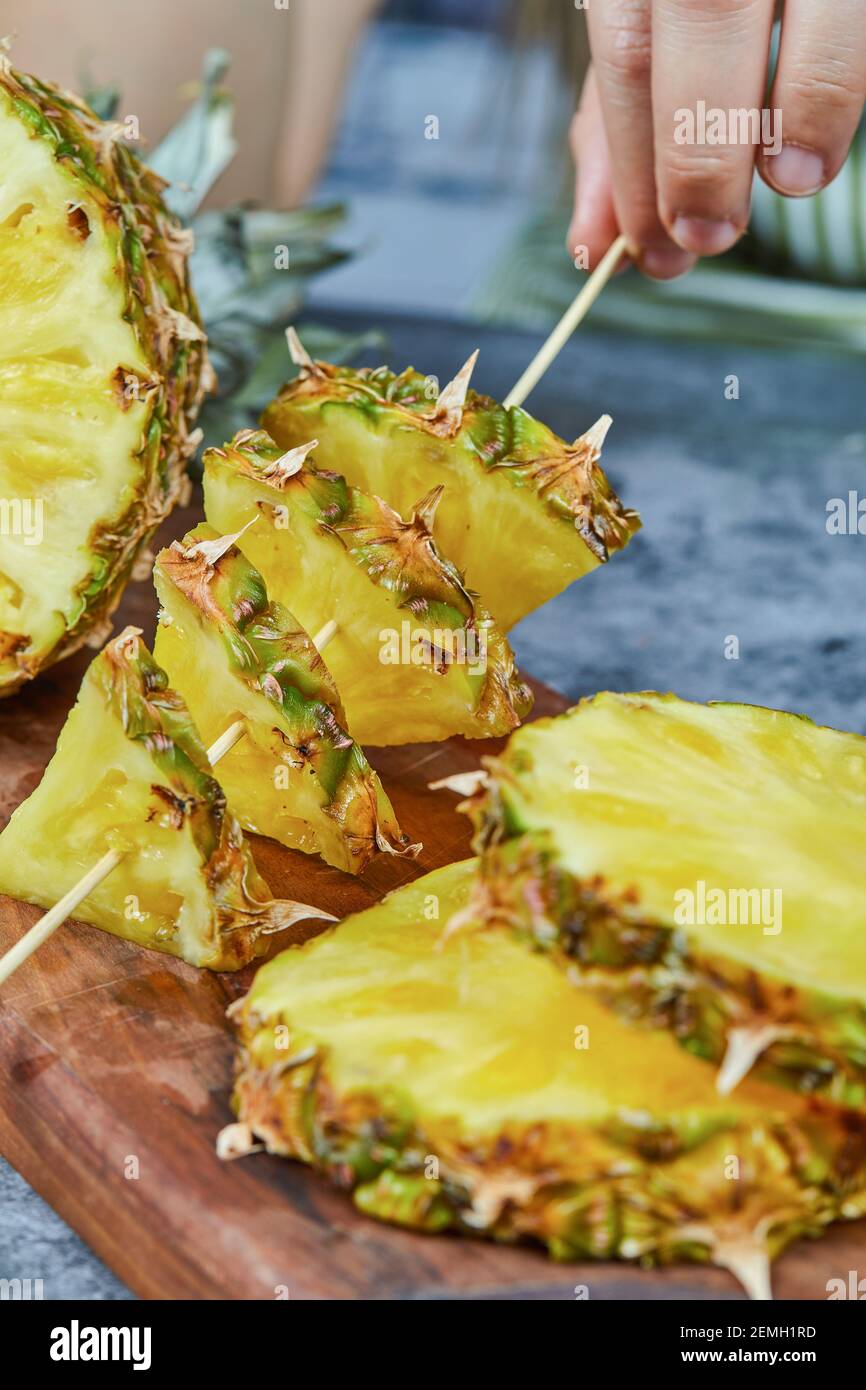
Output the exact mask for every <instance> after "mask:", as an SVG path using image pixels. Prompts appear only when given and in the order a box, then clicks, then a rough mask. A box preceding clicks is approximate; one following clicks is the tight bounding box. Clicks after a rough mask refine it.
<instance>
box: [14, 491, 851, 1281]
mask: <svg viewBox="0 0 866 1390" xmlns="http://www.w3.org/2000/svg"><path fill="white" fill-rule="evenodd" d="M195 519H197V518H196V517H195V516H192V517H191V516H190V514H187V515H186V516H184V515H182V514H181V515H179V516H178V517H176V518H175V519H174V520H173V522H172V523H170V525H169V527H168V528H166V530H165V531H164V533H163V536H162V539H163V540H165V539H167V538H169V537H170V536H171V535H173V534H176V535H180V534H182V533H183V531H184V530H185V529H186V528H187V527H188V525H190V524H192V521H194V520H195ZM155 612H156V604H155V599H154V595H153V591H152V590H151V588H150V586H149V585H147V584H141V585H136V586H133V588H131V589H130V590H129V592H128V593H127V595H126V597H125V599H124V602H123V605H122V607H121V610H120V613H119V615H118V623H117V628H118V629H119V628H120V627H121V626H122V625H123V624H124V623H126V622H132V623H136V624H137V625H138V626H140V627H142V628H143V629H144V631H145V636H146V638H147V640H148V641H150V640H151V638H152V634H153V626H154V620H155ZM89 656H90V654H89V653H86V654H79V655H78V656H76V657H75V658H73V659H72V660H71V661H68V662H66V663H65V664H64V665H62V666H61V667H57V668H54V669H53V670H52V671H49V672H48V673H47V674H46V675H45V676H44V677H43V678H42V679H40V680H39V681H37V682H36V683H35V684H34V685H33V686H31V687H30V688H29V689H28V690H27V691H26V692H25V693H24V694H23V695H19V696H18V697H16V698H15V699H13V700H7V701H3V702H0V778H2V782H0V827H2V826H3V825H5V823H6V820H7V819H8V817H9V815H10V814H11V812H12V811H13V810H14V808H15V807H16V806H17V805H18V803H19V802H20V801H21V800H23V798H24V797H25V796H27V795H28V794H29V793H30V792H31V791H32V789H33V788H34V787H35V786H36V784H37V782H38V780H39V778H40V776H41V774H42V770H43V768H44V766H45V764H46V763H47V762H48V760H49V758H50V757H51V755H52V753H53V751H54V745H55V741H56V738H57V734H58V732H59V730H60V728H61V726H62V724H63V721H64V719H65V718H66V714H67V712H68V709H69V707H70V705H71V704H72V702H73V700H74V698H75V694H76V692H77V689H78V685H79V683H80V680H81V677H82V674H83V672H84V670H85V667H86V665H87V662H88V660H89ZM535 690H536V707H535V709H536V713H537V714H555V713H557V712H558V711H560V710H561V709H563V708H565V704H566V702H565V701H564V700H563V699H562V698H561V697H560V696H559V695H557V694H555V693H554V692H553V691H552V690H549V689H547V688H546V687H544V686H539V685H536V686H535ZM494 748H495V745H492V744H490V743H484V744H477V743H476V744H472V743H466V742H464V741H463V740H459V739H455V740H452V741H450V742H448V743H444V744H429V745H417V746H411V747H406V748H396V749H386V750H379V751H378V752H375V753H374V754H373V757H372V760H373V761H374V763H375V764H376V766H377V767H378V769H379V771H380V773H381V774H382V777H383V780H384V782H385V785H386V786H387V788H388V791H389V793H390V795H391V798H392V801H393V803H394V806H395V809H396V811H397V815H398V817H399V820H400V823H401V825H402V826H403V827H404V829H406V830H407V831H408V832H409V833H410V834H411V835H412V837H413V838H414V839H421V840H423V842H424V850H423V853H422V855H421V858H420V860H419V861H417V863H415V864H408V863H406V862H404V861H393V860H389V861H383V862H381V863H378V864H376V865H374V866H373V867H372V868H371V869H370V870H369V871H368V872H367V873H366V874H365V875H364V878H363V881H360V882H359V881H357V880H353V879H351V878H349V877H348V876H347V875H343V874H340V873H339V872H337V871H336V870H334V869H329V868H328V867H327V866H326V865H324V864H321V863H319V862H317V861H314V860H312V859H310V858H307V857H306V856H305V855H301V854H296V853H293V852H292V851H291V850H285V849H282V848H281V847H280V846H277V845H275V844H273V843H272V842H270V841H266V840H254V841H253V846H254V850H255V855H256V859H257V861H258V863H259V866H260V868H261V870H262V872H263V873H264V875H265V877H266V878H267V880H268V882H269V884H270V885H271V888H272V890H273V892H274V894H275V896H291V897H296V898H300V899H301V900H303V901H308V902H313V903H318V904H321V905H322V906H324V907H326V908H328V909H329V910H330V911H332V912H334V913H335V914H337V915H340V916H343V915H344V914H346V913H348V912H354V911H357V910H359V909H361V908H364V907H367V906H368V905H370V904H371V903H373V902H375V901H377V900H378V899H379V898H380V897H381V896H382V894H383V893H385V892H387V891H389V890H390V889H392V888H395V887H398V886H399V885H400V884H401V883H404V882H406V881H408V880H409V879H410V878H413V877H415V876H417V875H418V874H421V873H427V872H428V871H430V870H431V869H435V868H438V867H439V866H440V865H443V864H447V863H450V862H452V861H454V860H456V859H461V858H465V857H466V856H467V855H468V854H469V853H470V847H469V824H468V821H467V820H466V818H465V817H464V816H461V815H458V814H456V812H455V809H454V808H455V805H456V801H457V798H456V797H455V796H453V795H452V794H451V793H448V792H435V793H431V792H429V791H428V790H427V784H428V782H430V781H433V780H435V779H437V778H440V777H444V776H448V775H449V774H451V773H454V772H459V771H465V770H468V769H470V768H474V767H477V766H478V765H479V759H480V757H481V754H482V752H491V751H494ZM38 915H39V913H38V911H37V910H36V909H34V908H29V907H25V906H23V905H21V904H19V903H16V902H13V901H12V900H11V899H9V898H2V897H0V950H3V951H5V950H6V949H8V947H9V946H10V945H11V944H12V943H13V942H14V941H15V940H17V938H18V937H19V936H20V935H21V934H22V932H24V931H25V929H26V928H27V927H28V926H29V925H30V924H31V923H32V922H33V921H34V920H35V919H36V917H38ZM275 949H278V947H277V946H276V944H275ZM252 973H253V967H250V968H249V969H247V970H245V971H242V972H241V973H239V974H237V975H214V974H211V973H209V972H207V971H198V970H195V969H193V968H192V967H191V966H186V965H184V964H183V963H181V962H179V961H174V960H172V959H170V958H169V957H167V956H161V955H158V954H157V953H155V952H152V951H144V950H139V949H137V948H136V947H134V946H132V945H130V944H128V943H127V942H124V941H119V940H116V939H115V938H114V937H112V936H109V935H107V934H105V933H103V932H100V931H97V930H96V929H95V928H92V927H88V926H84V925H82V924H78V923H75V924H72V925H68V926H64V927H63V928H61V930H60V931H59V932H58V933H57V934H56V935H55V936H54V937H53V938H52V940H51V941H49V942H48V943H47V945H46V946H45V947H43V949H42V950H41V951H40V952H39V953H38V955H36V956H35V957H34V958H33V959H32V960H30V961H28V962H27V964H26V965H25V966H23V967H22V968H21V969H20V970H19V971H18V973H17V974H16V975H14V976H13V977H12V979H11V980H10V981H9V982H8V984H7V985H6V987H5V989H4V990H3V992H2V995H0V1095H2V1116H0V1149H2V1152H3V1154H4V1155H5V1156H6V1157H7V1158H8V1159H9V1161H10V1162H11V1163H12V1164H13V1165H14V1166H15V1167H16V1168H17V1169H18V1170H19V1172H20V1173H22V1174H23V1175H24V1177H25V1178H26V1179H27V1180H28V1182H30V1183H31V1184H32V1185H33V1187H34V1188H35V1189H36V1190H37V1191H38V1192H39V1193H41V1195H42V1196H43V1197H44V1198H45V1199H46V1200H47V1201H48V1202H49V1203H50V1204H51V1205H52V1206H53V1207H54V1208H55V1209H56V1210H57V1211H58V1212H59V1213H60V1215H61V1216H62V1217H63V1218H64V1219H65V1220H66V1221H67V1222H69V1224H70V1225H71V1226H73V1227H74V1228H75V1230H77V1231H78V1232H79V1234H80V1235H81V1236H82V1237H83V1238H84V1240H86V1241H87V1243H88V1244H89V1245H90V1246H92V1248H93V1249H94V1250H95V1251H96V1252H97V1253H98V1254H99V1255H100V1256H101V1257H102V1259H103V1260H105V1261H106V1263H107V1264H108V1265H109V1266H110V1267H111V1268H112V1269H113V1270H114V1271H115V1272H116V1273H117V1275H118V1276H119V1277H120V1278H121V1279H122V1280H123V1281H124V1282H125V1283H126V1284H128V1285H129V1286H130V1288H132V1289H133V1290H134V1291H135V1292H136V1293H137V1294H139V1295H141V1296H142V1297H146V1298H208V1299H210V1298H213V1299H220V1298H228V1299H238V1298H239V1299H249V1298H254V1299H258V1298H262V1299H272V1298H274V1297H275V1296H276V1294H275V1291H277V1290H287V1291H288V1295H289V1296H290V1297H292V1298H329V1299H332V1298H365V1299H385V1298H392V1299H393V1298H406V1299H413V1298H480V1299H545V1298H568V1299H571V1298H574V1297H575V1287H576V1286H579V1285H585V1286H587V1287H588V1289H589V1295H590V1297H591V1298H650V1299H660V1298H662V1299H663V1298H736V1297H738V1296H740V1295H739V1292H738V1286H737V1285H736V1284H735V1282H734V1281H733V1279H732V1278H731V1277H730V1276H728V1275H727V1274H725V1273H723V1272H722V1271H719V1270H711V1269H703V1268H697V1267H689V1266H682V1267H677V1268H673V1269H667V1270H662V1271H652V1272H646V1271H642V1270H639V1269H634V1268H631V1267H627V1266H622V1265H615V1264H605V1265H567V1266H564V1265H555V1264H553V1263H552V1262H550V1261H549V1260H547V1259H546V1258H545V1256H544V1255H543V1254H541V1253H539V1252H538V1251H535V1250H532V1249H518V1248H512V1247H504V1246H495V1245H493V1244H490V1243H488V1242H484V1241H481V1240H471V1239H461V1238H456V1237H431V1236H420V1235H413V1234H410V1233H407V1232H405V1231H400V1230H397V1229H394V1228H391V1227H387V1226H383V1225H379V1224H378V1223H376V1222H373V1221H370V1220H368V1219H366V1218H364V1217H363V1216H361V1215H359V1214H358V1213H357V1212H356V1211H355V1210H354V1208H353V1206H352V1204H351V1201H350V1200H349V1198H348V1197H347V1196H345V1195H344V1194H342V1193H340V1192H337V1191H336V1190H334V1189H333V1188H331V1187H330V1186H329V1185H328V1184H327V1183H326V1182H325V1181H324V1180H323V1179H322V1178H321V1177H319V1176H317V1175H316V1174H313V1173H310V1172H309V1171H308V1170H306V1169H305V1168H303V1167H302V1166H301V1165H300V1164H293V1163H288V1162H285V1161H283V1160H280V1159H277V1158H271V1157H268V1156H267V1155H256V1156H254V1157H251V1158H247V1159H243V1160H239V1161H236V1162H234V1163H229V1164H226V1163H221V1162H219V1161H218V1160H217V1158H216V1157H215V1154H214V1140H215V1138H216V1135H217V1132H218V1131H219V1129H220V1128H221V1127H222V1126H223V1125H224V1124H225V1123H226V1122H227V1121H228V1120H229V1119H230V1118H231V1114H230V1111H229V1107H228V1097H229V1094H230V1090H231V1081H232V1066H233V1057H234V1045H233V1041H232V1036H231V1032H230V1029H229V1027H228V1025H227V1022H226V1018H225V1010H226V1007H227V1006H228V1004H230V1003H231V1002H232V1000H233V999H236V998H237V997H238V995H240V994H242V993H243V992H245V990H246V989H247V988H248V987H249V984H250V981H251V978H252ZM849 1270H859V1273H860V1275H863V1274H866V1223H864V1222H860V1223H858V1224H857V1225H855V1226H839V1227H836V1228H835V1229H834V1230H832V1231H831V1232H830V1234H829V1235H828V1236H827V1237H826V1238H825V1239H823V1240H821V1241H820V1242H801V1243H800V1244H799V1245H798V1246H796V1247H795V1248H794V1249H792V1250H791V1251H789V1252H788V1253H787V1254H786V1255H785V1256H784V1257H783V1259H782V1260H781V1261H780V1263H779V1264H778V1266H777V1269H776V1274H775V1279H774V1286H775V1290H776V1295H777V1297H781V1298H825V1297H826V1285H827V1280H828V1279H830V1278H838V1277H841V1278H844V1279H846V1280H847V1276H848V1271H849ZM283 1296H285V1295H284V1294H283Z"/></svg>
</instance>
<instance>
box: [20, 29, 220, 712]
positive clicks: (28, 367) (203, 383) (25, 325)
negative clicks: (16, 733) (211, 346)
mask: <svg viewBox="0 0 866 1390" xmlns="http://www.w3.org/2000/svg"><path fill="white" fill-rule="evenodd" d="M120 135H122V130H121V128H120V127H119V126H108V125H105V124H103V123H102V122H101V121H99V120H97V118H96V117H95V116H94V115H93V113H92V112H91V111H90V110H89V109H88V108H87V107H85V106H84V105H83V104H82V103H80V102H79V101H78V100H77V99H76V98H75V97H72V96H69V95H67V94H66V93H64V92H61V91H59V90H57V88H55V87H51V86H49V85H47V84H46V83H43V82H39V81H37V80H36V79H35V78H32V77H27V76H24V75H23V74H21V73H15V72H13V70H12V69H11V68H10V66H9V63H8V60H7V59H6V58H5V56H3V55H2V54H0V167H2V171H3V172H2V180H0V695H8V694H9V693H10V692H11V691H13V690H15V689H16V688H17V687H18V686H19V685H20V684H21V683H22V682H24V681H26V680H29V679H30V678H32V677H33V676H35V675H36V674H37V673H38V672H39V671H40V670H41V669H42V668H43V667H44V666H46V665H48V664H49V663H50V662H53V661H57V660H59V659H60V658H61V657H62V656H64V655H66V654H67V653H69V652H71V651H73V650H74V649H75V648H76V647H79V646H80V645H81V644H82V642H84V641H85V640H88V639H89V640H92V641H95V642H96V643H98V642H100V641H101V640H102V638H103V636H104V635H105V632H106V631H107V629H108V626H109V624H108V622H107V618H108V615H109V614H110V613H111V612H112V610H113V609H114V607H115V606H116V604H117V602H118V600H119V598H120V595H121V592H122V590H123V586H124V585H125V583H126V582H127V580H128V579H129V577H130V573H131V571H132V568H133V565H134V562H135V560H136V557H137V555H138V554H139V553H140V551H141V550H142V547H143V546H144V545H145V543H146V541H147V539H148V538H149V537H150V535H151V534H152V533H153V531H154V529H155V528H156V526H157V525H158V524H159V522H160V521H161V520H162V518H163V517H164V516H165V515H166V513H167V512H168V511H169V510H170V508H171V506H172V505H173V503H174V502H175V500H176V498H177V496H178V494H179V492H180V489H181V486H182V484H183V482H184V470H185V468H186V461H187V459H188V457H189V456H190V455H191V454H192V453H193V452H194V450H195V448H196V446H197V443H198V436H197V435H196V434H191V433H190V427H191V425H192V423H193V421H194V419H195V416H196V414H197V411H198V407H199V404H200V401H201V397H202V394H203V391H204V389H206V387H207V386H208V385H209V382H210V368H209V366H208V364H207V357H206V353H205V348H204V335H203V333H202V331H201V328H200V326H199V324H198V321H197V309H196V305H195V300H194V299H193V296H192V292H191V290H190V287H189V280H188V276H187V265H186V262H187V256H188V253H189V250H190V245H191V241H190V237H189V234H188V233H186V232H184V231H182V230H181V228H180V226H179V225H178V223H177V222H176V221H175V219H174V218H172V217H171V216H170V215H169V214H168V212H167V211H166V208H165V206H164V204H163V202H162V199H161V196H160V193H161V189H162V187H163V186H164V185H163V184H162V181H161V180H160V179H158V178H157V177H156V175H154V174H151V173H150V172H149V171H148V170H147V169H145V168H144V167H143V166H142V165H141V164H140V163H139V162H138V160H137V158H136V157H135V155H133V154H132V153H131V152H130V151H129V150H128V149H127V148H126V147H125V146H124V145H123V144H122V143H121V141H120V140H119V138H118V136H120Z"/></svg>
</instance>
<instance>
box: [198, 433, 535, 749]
mask: <svg viewBox="0 0 866 1390" xmlns="http://www.w3.org/2000/svg"><path fill="white" fill-rule="evenodd" d="M313 447H314V443H311V444H306V445H303V446H302V447H301V448H299V449H295V450H291V451H290V452H289V453H287V454H284V453H283V451H282V449H280V448H278V447H277V445H276V444H274V442H273V440H272V439H271V438H270V436H269V435H268V434H266V433H265V432H264V431H263V430H242V431H241V432H240V433H239V434H238V435H236V437H235V439H234V440H233V441H232V443H231V444H227V445H226V446H225V448H223V449H208V450H207V451H206V452H205V456H204V468H205V474H204V492H205V513H206V515H207V519H208V521H209V522H210V524H211V525H212V526H214V527H215V528H216V529H217V530H218V531H221V532H225V533H229V532H232V533H236V532H240V531H241V530H243V528H245V527H246V528H248V529H246V530H244V534H243V539H242V541H241V548H242V549H243V551H244V553H245V554H246V555H247V556H248V557H249V559H250V560H251V561H252V562H253V564H254V565H255V566H256V567H257V568H258V569H259V570H260V571H261V573H262V574H263V576H264V578H265V582H266V583H267V586H268V590H269V591H270V594H271V596H272V598H274V599H276V600H277V601H278V602H280V603H282V604H284V605H285V606H286V607H287V608H290V609H291V611H292V612H293V613H296V614H297V616H298V618H299V620H300V622H301V623H303V625H304V627H305V628H306V629H307V631H308V632H312V633H316V632H318V631H319V629H320V628H322V627H324V626H325V624H327V623H328V622H335V623H336V624H337V635H336V636H335V637H334V639H333V641H332V642H331V645H330V646H329V648H328V666H329V667H330V669H331V671H332V673H333V676H334V680H335V681H336V683H337V689H338V690H339V691H340V694H341V696H342V698H343V701H344V704H345V707H346V714H347V716H348V720H349V728H350V729H351V730H352V733H353V735H354V737H355V738H357V739H358V740H359V741H360V742H361V743H362V744H365V743H368V744H398V743H422V742H425V741H428V740H429V741H435V740H438V739H445V738H449V737H450V736H451V735H452V734H464V735H465V736H466V737H467V738H492V737H496V736H498V735H501V734H507V733H510V732H511V730H512V729H514V728H516V727H517V725H518V724H519V723H520V720H521V718H522V717H523V716H524V715H525V714H526V713H527V712H528V711H529V709H530V707H531V704H532V695H531V692H530V691H529V689H528V687H527V686H525V685H524V684H523V683H522V681H521V680H520V679H519V678H518V676H517V675H516V673H515V669H514V655H513V653H512V651H511V648H510V646H509V645H508V642H507V640H506V638H505V637H504V636H503V634H502V632H501V630H500V628H499V627H498V626H497V624H496V623H495V622H494V620H493V619H492V618H491V617H490V615H489V614H488V612H487V610H486V609H485V608H483V607H482V606H481V604H480V603H479V602H478V601H477V600H476V599H474V598H473V597H472V596H471V594H470V593H469V592H468V591H467V590H466V588H465V587H464V585H463V582H462V579H461V577H460V575H459V574H458V572H457V570H456V569H455V568H454V566H453V565H452V564H451V563H450V561H448V560H446V559H445V558H444V557H443V556H442V555H440V553H439V551H438V548H437V547H436V545H434V543H433V539H432V536H431V525H432V521H433V514H434V512H435V509H436V504H437V502H438V500H439V498H440V496H441V489H436V490H435V491H434V492H433V493H432V494H431V495H430V496H429V497H425V498H424V499H423V500H422V501H421V502H419V503H418V505H417V507H416V509H415V512H414V514H413V515H412V517H411V520H409V521H404V520H403V519H402V517H400V516H398V514H397V512H395V511H394V510H393V509H392V508H391V507H389V506H388V505H387V503H385V502H383V501H381V500H380V498H378V497H372V496H370V495H369V494H368V493H365V492H362V491H361V490H360V489H359V488H353V487H350V486H349V485H348V484H347V482H346V480H345V478H342V477H341V476H340V475H339V474H338V473H332V472H325V471H319V470H318V469H315V468H313V467H311V466H310V465H309V464H307V463H306V462H305V459H306V455H307V454H308V453H309V452H310V450H311V449H312V448H313ZM253 521H255V524H254V525H251V524H250V523H252V522H253Z"/></svg>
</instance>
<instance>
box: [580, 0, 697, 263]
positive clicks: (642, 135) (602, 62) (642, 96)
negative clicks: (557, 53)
mask: <svg viewBox="0 0 866 1390" xmlns="http://www.w3.org/2000/svg"><path fill="white" fill-rule="evenodd" d="M587 16H588V20H589V38H590V47H591V49H592V57H593V65H594V68H595V77H596V81H597V83H598V95H599V101H600V106H601V111H602V115H603V118H604V127H605V130H606V132H607V144H608V150H609V156H610V168H611V171H612V183H613V205H614V210H615V212H616V218H617V222H618V223H619V226H620V228H621V229H622V231H623V232H624V233H625V235H626V237H627V238H628V242H629V246H630V247H631V248H633V251H632V255H633V259H635V260H637V262H638V264H639V265H640V267H641V269H642V270H645V271H646V272H647V273H648V274H651V275H654V276H656V277H658V278H660V279H668V278H670V276H672V275H681V274H682V273H683V271H685V270H688V269H689V268H690V267H691V265H692V264H693V260H692V258H691V257H690V256H686V255H684V254H683V252H682V251H681V250H680V249H679V248H678V247H676V246H674V244H673V242H672V241H671V239H670V237H669V236H668V234H667V231H666V230H665V228H664V227H663V225H662V223H661V221H660V220H659V215H658V210H657V207H656V186H655V176H654V173H653V131H652V101H651V96H650V61H651V60H650V0H594V3H593V4H592V5H590V6H589V7H588V9H587Z"/></svg>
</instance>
